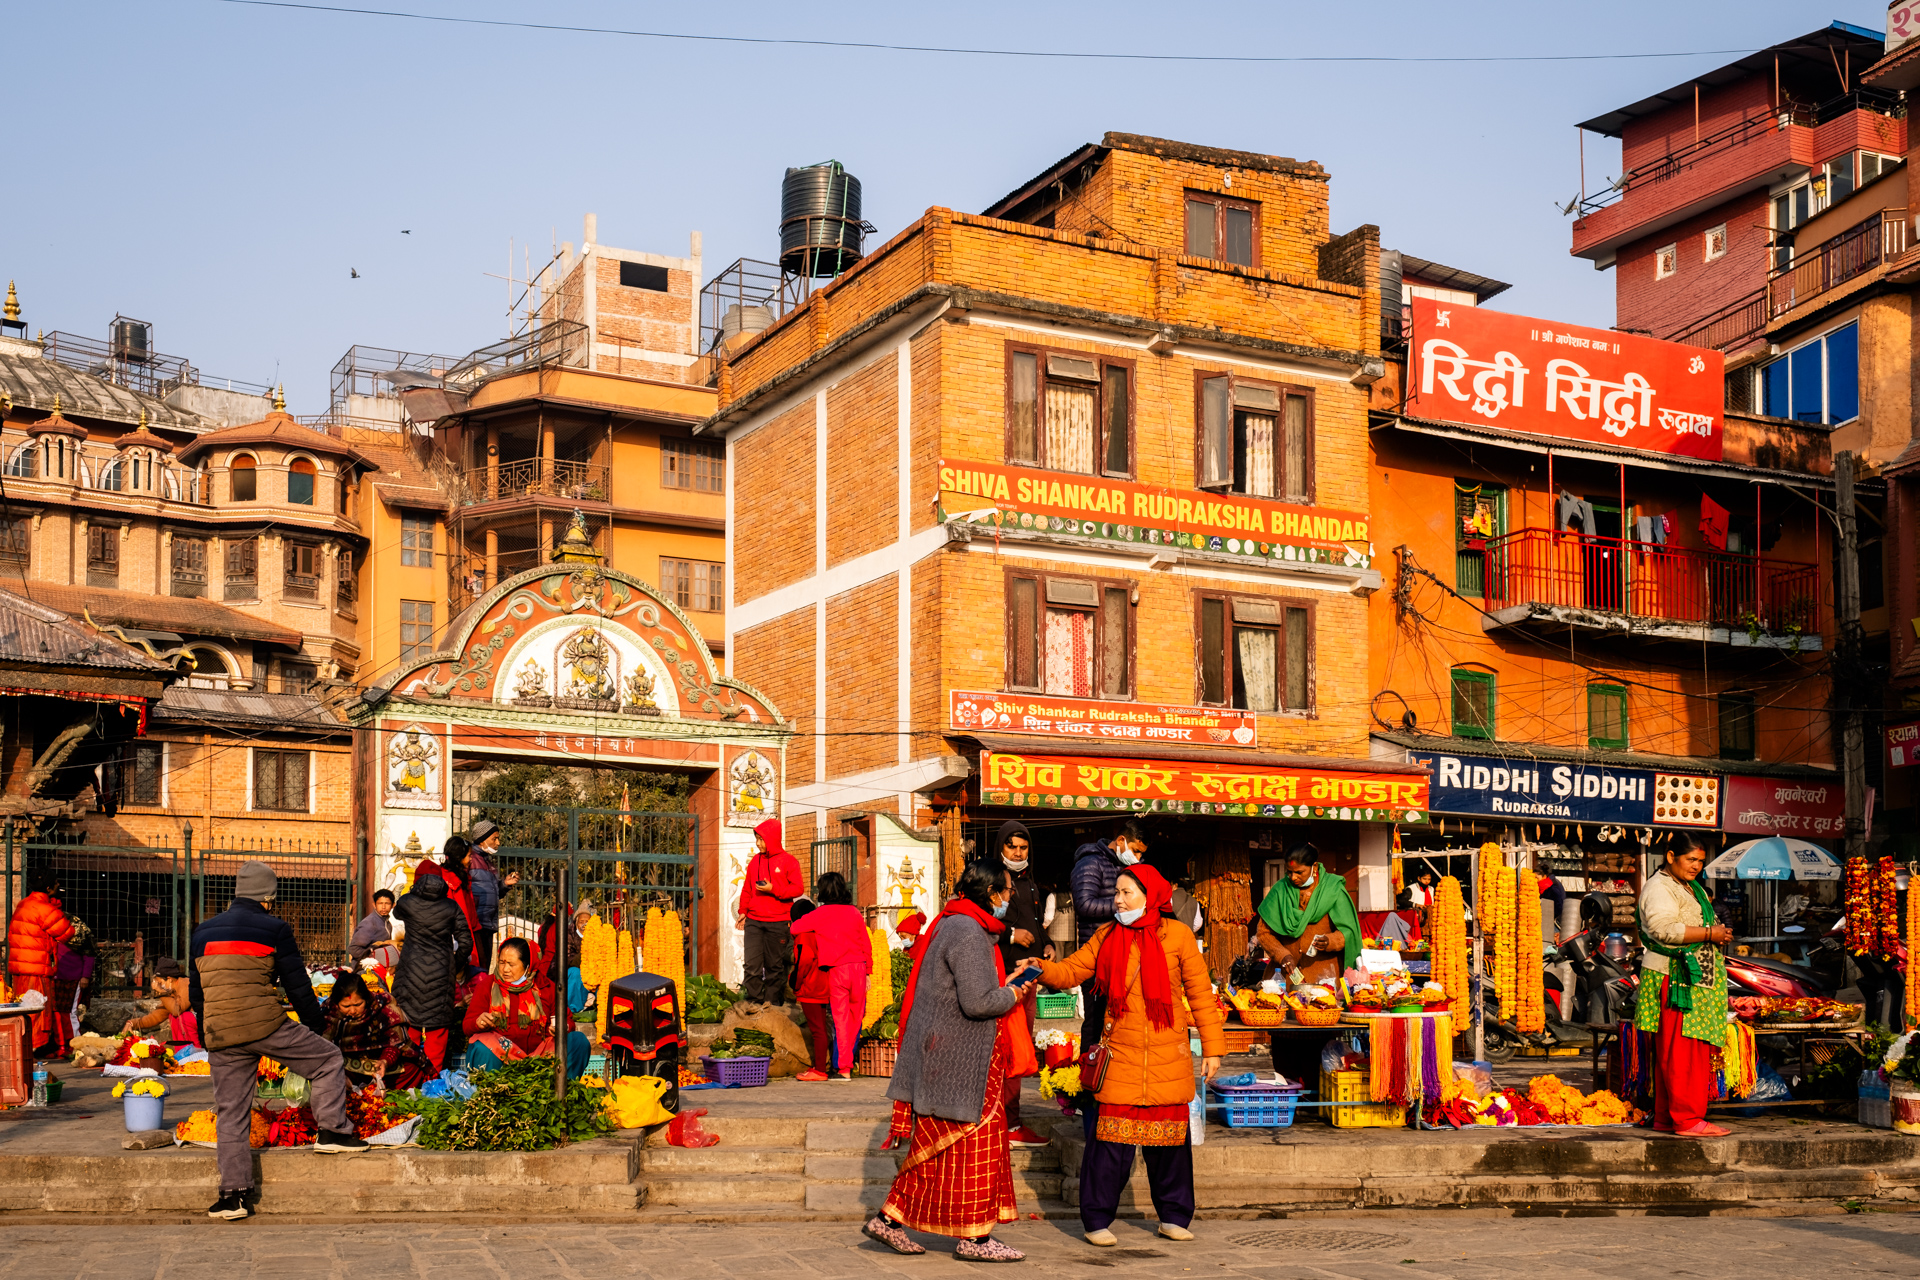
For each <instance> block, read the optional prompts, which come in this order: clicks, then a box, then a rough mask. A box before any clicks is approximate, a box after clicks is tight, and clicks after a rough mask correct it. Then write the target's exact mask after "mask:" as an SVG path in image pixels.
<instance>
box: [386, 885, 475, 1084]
mask: <svg viewBox="0 0 1920 1280" xmlns="http://www.w3.org/2000/svg"><path fill="white" fill-rule="evenodd" d="M393 916H394V919H396V920H404V921H405V922H406V925H407V936H406V939H405V940H404V941H403V942H402V944H401V947H400V966H399V968H397V969H395V970H394V974H393V1002H394V1003H395V1004H397V1005H399V1006H400V1012H401V1013H404V1014H406V1015H407V1029H408V1031H409V1032H410V1033H411V1035H412V1037H413V1039H414V1041H415V1043H417V1044H420V1045H422V1046H424V1047H425V1048H426V1051H427V1061H429V1062H431V1063H432V1064H433V1069H434V1070H435V1071H443V1070H445V1069H446V1065H447V1035H448V1031H449V1028H451V1027H453V1026H454V1025H455V1024H457V1023H458V1022H459V1021H460V1014H459V1010H458V1008H457V1007H456V1005H455V1002H454V987H455V986H457V985H458V984H459V981H460V976H461V974H462V973H464V972H465V970H466V967H467V958H468V956H470V955H471V954H472V953H473V933H472V931H471V930H470V929H468V928H467V913H466V912H464V911H462V910H461V909H460V908H459V906H458V905H456V904H455V903H454V901H453V899H451V898H449V897H448V896H447V882H446V881H445V880H443V879H442V878H441V877H439V876H420V877H418V878H417V879H416V880H415V881H414V885H413V892H412V893H409V894H407V895H406V896H405V897H403V898H401V899H400V901H399V902H397V903H395V904H394V908H393Z"/></svg>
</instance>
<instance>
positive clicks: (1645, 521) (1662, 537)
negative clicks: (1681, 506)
mask: <svg viewBox="0 0 1920 1280" xmlns="http://www.w3.org/2000/svg"><path fill="white" fill-rule="evenodd" d="M1633 539H1634V541H1635V542H1651V543H1653V544H1655V545H1656V546H1662V547H1664V546H1666V545H1667V518H1666V517H1665V516H1636V517H1635V518H1634V521H1633Z"/></svg>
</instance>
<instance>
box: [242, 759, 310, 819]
mask: <svg viewBox="0 0 1920 1280" xmlns="http://www.w3.org/2000/svg"><path fill="white" fill-rule="evenodd" d="M311 759H312V757H311V754H310V753H309V752H305V751H267V750H263V749H261V748H259V747H255V748H254V749H253V807H254V808H255V809H272V810H277V811H279V812H282V813H305V812H306V809H307V777H308V771H309V767H310V762H311Z"/></svg>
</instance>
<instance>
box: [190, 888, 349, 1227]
mask: <svg viewBox="0 0 1920 1280" xmlns="http://www.w3.org/2000/svg"><path fill="white" fill-rule="evenodd" d="M278 890H279V880H278V878H277V877H275V875H274V873H273V868H272V867H270V866H268V865H267V864H266V863H264V862H249V863H247V864H245V865H244V866H242V867H241V868H240V874H239V875H238V876H236V877H235V879H234V885H233V905H232V906H230V907H228V908H227V909H226V910H225V911H222V912H221V913H220V914H219V915H217V916H214V917H212V918H211V919H208V920H203V921H201V922H200V924H199V926H198V927H197V928H195V929H194V931H193V943H192V946H191V947H190V948H189V949H188V952H187V970H188V991H189V999H190V1000H191V1002H192V1004H193V1011H194V1013H195V1014H196V1015H197V1016H198V1018H199V1020H200V1038H201V1039H200V1042H201V1043H202V1044H204V1045H206V1047H207V1057H208V1059H209V1066H210V1069H211V1071H212V1075H213V1108H214V1113H215V1117H216V1130H217V1137H218V1147H219V1165H220V1198H219V1199H218V1200H216V1201H215V1202H214V1203H213V1205H212V1207H210V1208H209V1209H208V1210H207V1216H208V1217H209V1218H222V1219H225V1220H227V1221H235V1220H237V1219H241V1218H249V1217H252V1216H253V1213H254V1204H255V1202H256V1201H257V1200H258V1198H259V1194H258V1189H257V1188H256V1187H255V1186H254V1185H253V1148H252V1146H251V1144H250V1143H249V1138H250V1137H251V1136H252V1132H253V1095H254V1085H255V1077H256V1076H257V1074H258V1073H259V1069H260V1059H261V1058H273V1059H275V1060H277V1061H279V1062H280V1063H281V1064H283V1065H284V1066H285V1067H286V1068H287V1070H288V1071H291V1072H293V1073H294V1074H295V1075H299V1076H304V1077H306V1079H307V1080H308V1082H309V1083H310V1085H311V1093H310V1094H309V1103H310V1105H311V1106H312V1108H313V1116H314V1120H315V1122H316V1123H317V1124H318V1125H319V1126H320V1137H319V1140H318V1141H316V1142H315V1143H314V1148H313V1149H314V1150H315V1151H323V1152H340V1151H365V1150H366V1149H367V1144H366V1142H365V1141H364V1140H363V1139H361V1138H360V1136H359V1135H358V1134H356V1133H355V1132H354V1130H353V1124H352V1122H351V1121H350V1120H348V1118H347V1072H346V1065H345V1063H344V1061H343V1060H342V1059H341V1056H340V1050H339V1049H338V1048H337V1047H336V1046H335V1045H334V1044H333V1043H332V1042H331V1041H329V1040H326V1039H323V1038H322V1037H321V1036H319V1035H318V1034H316V1033H315V1031H314V1030H313V1028H316V1027H319V1026H320V1025H321V1014H320V1002H319V1001H318V1000H316V999H314V995H313V984H312V983H311V982H309V981H308V980H307V964H306V961H305V960H304V959H303V958H302V957H301V955H300V946H299V944H298V943H297V942H295V941H294V937H293V927H292V926H291V925H289V924H288V923H287V922H286V921H284V920H281V919H279V918H277V917H275V916H274V915H273V913H272V907H273V899H274V895H275V894H276V892H277V891H278ZM276 982H277V983H278V984H279V985H280V988H281V989H282V990H284V991H285V992H286V995H287V1002H288V1003H289V1004H291V1005H292V1006H293V1011H294V1013H295V1014H297V1015H298V1016H299V1018H300V1021H299V1022H298V1023H294V1022H289V1021H287V1017H286V1012H285V1010H283V1009H282V1008H281V1005H280V997H279V996H278V995H277V994H276V993H275V991H274V984H275V983H276Z"/></svg>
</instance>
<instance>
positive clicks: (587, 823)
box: [453, 800, 738, 974]
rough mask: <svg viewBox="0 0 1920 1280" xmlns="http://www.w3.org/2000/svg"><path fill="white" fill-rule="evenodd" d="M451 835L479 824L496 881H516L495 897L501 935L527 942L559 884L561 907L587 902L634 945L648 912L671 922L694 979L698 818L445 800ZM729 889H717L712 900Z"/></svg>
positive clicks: (551, 905)
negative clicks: (490, 828) (495, 846)
mask: <svg viewBox="0 0 1920 1280" xmlns="http://www.w3.org/2000/svg"><path fill="white" fill-rule="evenodd" d="M453 808H454V815H453V817H454V829H455V830H456V831H460V830H471V829H472V826H473V824H474V823H476V822H478V821H480V820H481V819H483V818H484V819H487V820H489V821H491V822H494V823H496V824H498V825H499V827H500V833H501V834H500V848H499V850H498V851H496V852H495V853H494V854H493V855H492V858H491V861H492V863H493V866H494V869H495V870H496V871H497V872H498V873H499V875H500V876H501V877H502V878H503V880H504V878H505V877H506V876H508V875H510V874H513V873H518V875H519V877H520V879H519V883H517V884H515V885H513V886H511V887H503V888H502V890H501V894H500V926H501V936H502V937H511V936H513V935H514V934H516V933H518V934H520V935H521V936H525V937H527V938H528V939H529V941H531V940H533V936H534V934H535V933H537V931H538V930H539V928H540V926H541V925H542V923H543V922H545V921H546V919H547V917H548V916H549V915H551V914H553V912H554V910H555V907H556V906H557V905H558V903H559V901H560V899H561V895H562V886H563V885H564V886H565V894H566V897H567V900H568V901H569V903H570V904H576V905H577V904H579V903H583V902H584V903H588V904H591V905H592V906H593V907H594V909H595V910H596V911H597V912H598V913H599V914H600V917H601V918H602V919H604V920H606V921H607V922H608V923H609V924H611V925H613V926H614V927H615V928H617V929H628V930H631V931H632V933H633V935H634V942H635V944H636V945H637V944H638V943H639V941H640V934H641V930H642V927H643V926H644V924H645V922H646V912H647V909H648V908H649V907H656V906H657V907H660V908H662V909H663V910H665V909H671V910H673V911H675V912H677V913H678V914H679V917H680V922H681V930H682V937H681V948H682V951H683V953H684V955H685V959H686V966H687V970H686V971H687V972H688V973H690V974H691V973H693V972H695V962H694V955H693V944H694V939H696V938H697V937H698V936H699V911H700V895H699V893H698V883H699V880H698V870H697V868H698V864H699V854H700V820H699V819H698V818H697V817H695V816H694V815H693V814H690V813H651V812H648V813H638V812H626V811H623V810H620V809H582V808H571V807H561V808H556V807H552V806H547V805H523V804H494V803H490V802H488V801H485V800H455V801H454V802H453ZM737 888H738V886H731V885H726V884H723V885H721V892H722V893H731V892H734V891H736V890H737Z"/></svg>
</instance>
